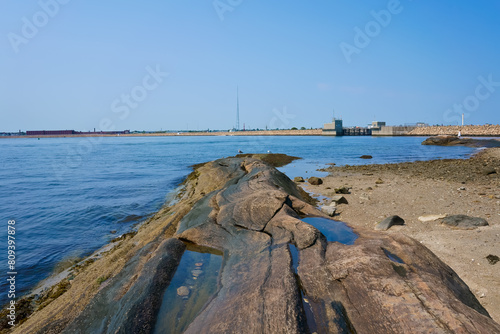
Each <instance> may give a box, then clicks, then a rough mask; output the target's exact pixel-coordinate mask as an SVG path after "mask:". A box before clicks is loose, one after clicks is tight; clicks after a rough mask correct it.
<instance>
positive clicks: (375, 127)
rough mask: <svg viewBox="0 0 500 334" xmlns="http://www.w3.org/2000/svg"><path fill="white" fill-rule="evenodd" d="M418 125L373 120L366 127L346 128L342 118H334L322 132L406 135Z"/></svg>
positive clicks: (356, 134)
mask: <svg viewBox="0 0 500 334" xmlns="http://www.w3.org/2000/svg"><path fill="white" fill-rule="evenodd" d="M420 124H424V123H417V125H402V126H387V125H386V122H380V121H373V122H372V124H371V125H369V126H368V127H366V128H362V127H350V128H344V127H343V125H342V120H341V119H335V118H334V119H333V122H331V123H326V124H325V125H324V126H323V131H322V134H323V135H324V136H404V135H407V134H408V133H409V132H410V131H412V130H413V129H415V128H416V127H418V126H420Z"/></svg>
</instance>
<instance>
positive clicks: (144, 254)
mask: <svg viewBox="0 0 500 334" xmlns="http://www.w3.org/2000/svg"><path fill="white" fill-rule="evenodd" d="M179 197H180V198H179V202H178V203H177V204H175V205H174V206H173V207H172V208H168V209H165V210H163V211H160V212H159V213H158V214H157V215H156V216H155V217H153V218H151V220H150V221H149V222H148V223H147V224H145V225H144V226H143V227H141V229H139V231H138V233H137V234H136V235H134V236H132V237H131V238H129V239H126V240H123V241H122V242H121V244H120V246H119V247H117V249H116V250H114V251H113V252H111V253H110V254H108V255H106V256H104V257H103V258H102V259H99V260H97V261H96V262H95V263H94V264H93V266H90V267H89V268H88V271H86V272H84V273H86V274H87V275H88V277H87V276H84V275H83V276H81V277H80V278H79V277H78V276H77V277H76V278H75V283H73V284H72V286H71V288H70V289H69V290H68V292H66V294H65V295H63V296H62V297H61V298H58V299H56V300H55V301H54V302H52V303H51V304H49V305H48V306H47V307H46V308H44V309H43V310H41V311H40V312H39V313H38V312H37V313H35V314H34V315H33V316H32V317H31V318H30V319H28V321H27V322H26V323H25V324H23V326H22V327H20V328H18V329H16V332H18V333H31V332H40V333H59V332H67V333H90V332H92V333H106V332H108V333H110V332H113V333H122V332H123V333H126V332H127V333H152V332H153V330H154V324H155V322H156V316H157V314H158V309H159V308H160V306H161V303H162V302H163V303H165V302H167V301H162V296H163V292H164V291H165V289H166V287H167V286H168V285H169V283H170V280H171V279H172V275H173V273H174V272H175V269H176V268H177V266H178V264H179V261H180V258H181V257H182V254H183V252H184V250H185V248H186V246H185V243H186V242H187V243H192V244H196V245H199V246H203V247H209V248H211V249H215V250H218V251H219V252H221V253H222V254H223V257H224V260H223V262H222V263H223V265H222V268H221V270H220V275H219V279H218V290H217V292H216V293H215V295H214V296H213V297H212V298H210V299H209V300H208V302H207V303H206V304H205V305H204V306H203V307H202V308H201V311H200V312H199V313H197V315H196V316H195V317H194V320H192V322H191V323H190V324H189V326H187V329H186V330H185V333H228V332H238V333H309V332H311V330H310V328H314V330H315V331H316V332H317V333H402V332H408V333H409V332H413V333H414V332H419V333H441V332H446V333H462V332H471V333H495V332H500V325H498V324H497V323H495V322H494V321H493V320H492V319H491V318H489V316H488V313H487V312H486V311H485V309H484V308H483V307H482V306H481V305H480V304H479V302H478V301H477V299H476V298H475V297H474V295H473V294H472V293H471V292H470V291H469V289H468V287H467V286H466V285H465V283H464V282H463V281H462V280H461V279H460V278H459V277H458V276H457V275H456V274H455V273H454V272H453V270H451V269H450V268H449V267H448V266H447V265H446V264H444V263H443V262H442V261H440V260H439V259H438V258H437V257H436V256H435V255H434V254H433V253H432V252H431V251H429V250H428V249H427V248H426V247H424V246H423V245H421V244H420V243H419V242H417V241H415V240H413V239H411V238H408V237H405V236H402V235H399V234H397V233H396V234H390V235H386V234H383V235H381V233H379V232H374V231H368V230H365V229H355V230H354V232H355V233H357V235H358V238H357V239H356V240H355V241H354V242H353V244H348V245H346V244H342V243H339V242H332V241H327V239H326V238H325V236H324V235H323V234H321V232H320V231H319V230H318V229H316V228H314V227H313V226H311V225H310V224H307V223H306V222H304V221H302V220H301V218H302V217H304V216H316V217H324V218H327V216H326V215H324V214H323V213H321V212H320V211H319V210H317V209H316V208H315V207H313V206H311V205H310V204H309V203H308V202H310V200H309V199H308V198H307V197H306V195H305V194H304V192H303V191H302V192H301V191H300V190H299V189H298V188H297V186H296V185H295V183H294V182H293V181H291V180H290V179H288V178H287V177H286V176H285V175H284V174H282V173H280V172H279V171H277V170H276V169H275V168H273V167H272V166H270V165H269V164H267V163H265V162H264V161H262V160H257V159H253V158H250V157H246V158H226V159H220V160H216V161H212V162H209V163H205V164H201V165H199V166H197V168H196V169H195V171H194V172H193V173H192V174H191V175H190V176H189V177H188V179H187V181H186V182H185V188H184V190H183V191H182V192H181V193H180V195H179ZM291 245H293V246H295V247H296V248H297V249H298V257H299V259H298V261H297V262H298V266H297V265H293V262H292V254H291V253H290V252H291ZM394 259H398V261H395V260H394ZM117 261H121V262H123V263H122V264H121V265H120V266H118V267H116V269H115V270H114V271H111V269H106V268H108V267H110V265H111V264H113V263H115V262H117ZM196 267H197V268H194V269H192V272H191V274H192V275H193V277H198V279H201V278H202V277H203V276H204V275H205V274H204V269H202V268H203V267H202V266H201V265H200V266H196ZM295 268H297V272H295ZM105 270H108V272H105V273H104V274H106V275H108V274H109V278H108V279H107V280H106V281H105V283H104V284H102V285H101V286H99V287H98V288H97V290H96V291H95V292H92V291H93V290H92V289H89V287H90V286H95V282H93V283H92V284H94V285H90V283H89V282H88V281H86V280H83V279H84V278H86V277H87V278H91V277H95V276H97V275H101V276H102V275H103V271H105ZM94 271H96V272H95V273H94ZM93 275H94V276H93ZM196 275H198V276H196ZM86 284H87V285H86ZM186 288H187V287H186ZM94 289H95V287H94ZM180 292H181V293H182V294H184V293H186V291H185V289H181V291H180ZM177 293H179V290H177ZM89 295H90V296H89ZM306 300H307V302H306ZM78 303H80V304H78ZM82 303H83V305H81V304H82ZM305 304H307V306H308V310H309V311H308V312H309V313H308V314H309V316H306V311H305V306H304V305H305ZM309 308H310V309H309ZM311 317H312V318H311ZM312 323H314V327H310V326H311V324H312Z"/></svg>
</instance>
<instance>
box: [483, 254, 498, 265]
mask: <svg viewBox="0 0 500 334" xmlns="http://www.w3.org/2000/svg"><path fill="white" fill-rule="evenodd" d="M486 259H487V260H488V263H489V264H491V265H493V264H496V263H497V262H498V261H500V258H499V257H498V256H496V255H492V254H490V255H488V256H487V257H486Z"/></svg>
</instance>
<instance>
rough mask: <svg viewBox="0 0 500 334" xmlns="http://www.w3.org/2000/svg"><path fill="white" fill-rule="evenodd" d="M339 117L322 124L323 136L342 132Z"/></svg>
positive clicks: (339, 134)
mask: <svg viewBox="0 0 500 334" xmlns="http://www.w3.org/2000/svg"><path fill="white" fill-rule="evenodd" d="M343 132H344V128H343V127H342V120H341V119H335V118H334V119H333V122H331V123H325V125H324V126H323V133H322V134H323V136H342V135H343V134H344V133H343Z"/></svg>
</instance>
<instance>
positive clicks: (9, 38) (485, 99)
mask: <svg viewBox="0 0 500 334" xmlns="http://www.w3.org/2000/svg"><path fill="white" fill-rule="evenodd" d="M59 1H60V2H61V3H63V4H61V3H59V2H57V0H41V1H34V0H26V1H12V0H11V1H8V0H0V3H1V8H2V10H1V11H0V36H1V39H0V41H1V42H0V43H1V47H0V75H1V76H0V78H1V80H0V94H1V95H0V97H1V98H0V131H17V130H19V129H21V130H23V131H25V130H35V129H75V130H82V131H84V130H91V129H93V128H98V129H99V128H101V127H102V128H113V127H114V128H116V129H131V130H160V129H164V130H165V129H186V128H189V129H190V130H192V129H200V130H201V129H207V128H210V129H229V128H232V127H233V126H234V125H235V114H236V86H237V85H238V86H239V92H240V94H239V96H240V125H241V127H243V123H245V126H246V127H247V128H264V127H266V126H270V127H280V128H290V127H292V126H296V127H301V126H305V127H308V128H309V127H321V126H322V124H323V123H324V122H328V121H330V120H331V118H332V113H333V110H335V115H336V116H337V117H340V116H342V118H343V119H344V124H347V125H366V124H368V123H370V122H371V121H373V120H381V121H386V122H388V123H389V124H394V125H396V124H403V123H415V122H420V121H422V122H427V123H430V124H457V123H458V122H459V119H460V114H461V112H460V108H462V109H463V108H464V107H463V105H465V107H466V108H467V109H463V111H465V112H466V118H465V122H466V123H468V124H484V123H492V124H498V123H500V61H499V60H500V20H499V19H498V18H499V17H500V1H451V0H447V1H439V2H437V1H430V0H429V1H423V0H420V1H410V0H401V1H399V2H398V1H394V0H391V1H378V0H377V1H361V0H352V1H347V0H328V1H326V0H318V1H314V2H312V1H256V0H253V1H249V0H217V1H212V0H205V1H199V0H198V1H191V0H183V1H179V0H177V1H168V0H162V1H156V0H151V1H123V0H121V1H118V0H109V1H95V0H94V1H83V0H70V1H68V0H64V1H63V0H59ZM398 3H399V4H398ZM44 4H45V5H44ZM54 4H58V5H57V6H58V8H57V7H55V6H54ZM214 4H215V5H217V9H216V8H215V6H214ZM44 8H45V9H44ZM373 11H374V12H376V13H379V21H380V22H381V23H378V22H377V21H376V19H375V17H374V16H373ZM381 11H383V12H381ZM387 13H389V14H390V18H389V17H388V16H387ZM384 14H385V15H384ZM221 18H222V19H223V20H222V19H221ZM33 28H35V30H34V29H33ZM357 28H359V30H358V29H357ZM367 30H368V33H369V35H365V36H361V34H359V31H362V34H363V35H364V34H366V33H367V32H366V31H367ZM370 35H371V37H370ZM363 37H364V38H363ZM367 38H368V39H369V41H367ZM346 50H347V51H346ZM353 50H355V51H353ZM348 60H349V61H348ZM157 68H158V70H159V71H160V72H162V73H163V74H162V73H160V75H159V76H158V75H157V76H156V80H155V78H154V77H153V76H151V75H150V72H154V71H157ZM167 72H168V75H165V74H164V73H167ZM488 82H489V83H488ZM132 93H133V94H132ZM127 96H128V100H127ZM454 105H455V107H454ZM461 105H462V106H461Z"/></svg>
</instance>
